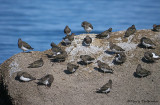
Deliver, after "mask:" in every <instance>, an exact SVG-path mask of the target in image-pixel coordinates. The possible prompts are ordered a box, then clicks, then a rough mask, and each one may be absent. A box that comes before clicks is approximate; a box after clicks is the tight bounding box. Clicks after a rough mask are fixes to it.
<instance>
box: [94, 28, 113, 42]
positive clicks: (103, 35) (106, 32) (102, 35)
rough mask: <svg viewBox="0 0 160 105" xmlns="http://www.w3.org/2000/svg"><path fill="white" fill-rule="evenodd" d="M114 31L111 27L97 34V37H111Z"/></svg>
mask: <svg viewBox="0 0 160 105" xmlns="http://www.w3.org/2000/svg"><path fill="white" fill-rule="evenodd" d="M111 32H112V28H109V29H108V30H106V31H104V32H102V33H100V34H98V35H96V38H99V39H104V38H107V39H108V38H109V37H110V33H111Z"/></svg>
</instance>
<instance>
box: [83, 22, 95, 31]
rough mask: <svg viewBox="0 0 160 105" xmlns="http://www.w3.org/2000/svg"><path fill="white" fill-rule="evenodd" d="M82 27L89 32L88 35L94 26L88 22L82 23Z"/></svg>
mask: <svg viewBox="0 0 160 105" xmlns="http://www.w3.org/2000/svg"><path fill="white" fill-rule="evenodd" d="M81 26H82V27H83V28H84V30H85V31H86V32H88V33H89V32H91V31H92V30H93V26H92V24H91V23H89V22H87V21H84V22H82V24H81Z"/></svg>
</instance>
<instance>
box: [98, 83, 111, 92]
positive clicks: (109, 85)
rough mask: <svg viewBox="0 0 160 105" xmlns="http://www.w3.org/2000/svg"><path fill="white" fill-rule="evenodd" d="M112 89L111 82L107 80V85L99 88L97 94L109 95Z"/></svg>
mask: <svg viewBox="0 0 160 105" xmlns="http://www.w3.org/2000/svg"><path fill="white" fill-rule="evenodd" d="M111 89H112V80H109V81H108V83H106V84H105V85H103V86H102V87H101V88H99V89H97V93H105V94H107V93H109V92H110V90H111Z"/></svg>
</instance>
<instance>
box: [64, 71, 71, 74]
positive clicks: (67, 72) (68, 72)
mask: <svg viewBox="0 0 160 105" xmlns="http://www.w3.org/2000/svg"><path fill="white" fill-rule="evenodd" d="M64 73H66V74H72V72H70V71H69V70H64Z"/></svg>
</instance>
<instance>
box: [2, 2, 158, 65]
mask: <svg viewBox="0 0 160 105" xmlns="http://www.w3.org/2000/svg"><path fill="white" fill-rule="evenodd" d="M84 20H86V21H88V22H90V23H92V24H93V26H94V30H93V32H92V33H99V32H101V31H104V30H106V29H108V28H109V27H112V28H113V31H120V30H126V29H127V28H128V27H129V26H131V25H132V24H135V25H136V28H137V29H150V28H152V25H153V24H160V0H78V1H76V0H0V63H2V62H3V61H5V60H6V59H8V58H9V57H11V56H13V55H14V54H17V53H19V52H21V50H20V49H18V46H17V41H18V38H22V40H24V41H26V42H28V43H29V44H30V45H31V46H32V47H33V48H35V51H44V50H47V49H49V48H51V47H50V43H51V42H52V41H53V42H55V43H56V44H58V43H59V42H60V41H61V40H62V38H63V37H64V36H65V35H64V33H63V29H64V27H65V26H66V25H69V27H70V28H71V30H72V32H74V33H75V34H80V33H84V30H83V28H82V27H81V22H82V21H84Z"/></svg>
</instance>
